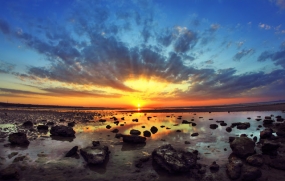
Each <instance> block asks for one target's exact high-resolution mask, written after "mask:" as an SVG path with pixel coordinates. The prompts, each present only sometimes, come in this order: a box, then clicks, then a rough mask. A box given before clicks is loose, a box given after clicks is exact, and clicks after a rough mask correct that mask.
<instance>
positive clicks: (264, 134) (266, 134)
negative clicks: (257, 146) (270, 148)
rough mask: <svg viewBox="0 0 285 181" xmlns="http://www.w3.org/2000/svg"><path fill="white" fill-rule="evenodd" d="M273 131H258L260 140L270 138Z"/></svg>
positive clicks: (269, 129)
mask: <svg viewBox="0 0 285 181" xmlns="http://www.w3.org/2000/svg"><path fill="white" fill-rule="evenodd" d="M272 133H273V130H272V129H271V128H266V129H265V130H263V131H260V138H261V139H266V138H270V137H271V136H272Z"/></svg>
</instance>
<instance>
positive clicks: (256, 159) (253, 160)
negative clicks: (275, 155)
mask: <svg viewBox="0 0 285 181" xmlns="http://www.w3.org/2000/svg"><path fill="white" fill-rule="evenodd" d="M246 162H247V163H248V164H250V165H252V166H255V167H260V166H262V164H263V158H262V155H252V156H249V157H247V158H246Z"/></svg>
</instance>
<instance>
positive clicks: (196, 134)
mask: <svg viewBox="0 0 285 181" xmlns="http://www.w3.org/2000/svg"><path fill="white" fill-rule="evenodd" d="M198 135H199V133H192V134H191V136H198Z"/></svg>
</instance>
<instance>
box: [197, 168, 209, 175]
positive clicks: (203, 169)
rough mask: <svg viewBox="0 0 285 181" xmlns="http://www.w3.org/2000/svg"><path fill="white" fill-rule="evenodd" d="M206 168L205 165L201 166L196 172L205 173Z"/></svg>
mask: <svg viewBox="0 0 285 181" xmlns="http://www.w3.org/2000/svg"><path fill="white" fill-rule="evenodd" d="M206 171H207V170H206V168H205V167H201V168H200V169H199V170H198V173H199V174H205V173H206Z"/></svg>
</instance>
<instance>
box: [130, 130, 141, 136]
mask: <svg viewBox="0 0 285 181" xmlns="http://www.w3.org/2000/svg"><path fill="white" fill-rule="evenodd" d="M130 134H131V135H140V134H141V132H140V131H139V130H136V129H132V130H131V131H130Z"/></svg>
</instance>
